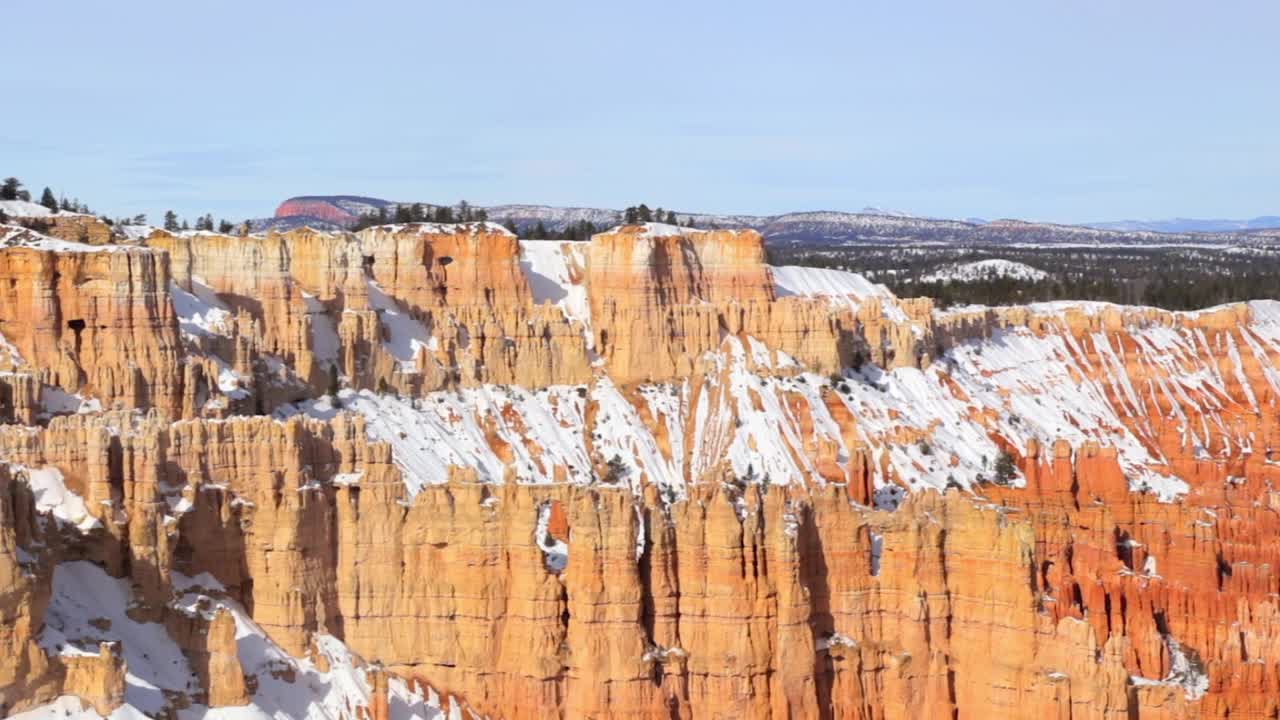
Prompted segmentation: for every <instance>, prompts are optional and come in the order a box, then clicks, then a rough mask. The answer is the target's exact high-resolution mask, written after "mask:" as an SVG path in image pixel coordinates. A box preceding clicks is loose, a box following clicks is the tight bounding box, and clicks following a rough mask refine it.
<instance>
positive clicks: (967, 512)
mask: <svg viewBox="0 0 1280 720" xmlns="http://www.w3.org/2000/svg"><path fill="white" fill-rule="evenodd" d="M45 229H46V230H47V229H48V228H45ZM83 239H84V238H79V239H76V238H53V237H47V236H45V235H42V234H40V233H38V232H36V231H35V230H34V229H31V228H17V227H9V226H0V288H3V292H4V293H5V296H4V298H3V301H2V302H0V333H2V334H3V340H4V342H3V343H0V416H2V417H3V419H4V421H5V422H6V423H7V424H4V425H0V458H2V459H3V460H4V463H3V464H0V649H3V650H4V651H5V652H3V653H0V714H12V713H19V712H25V711H30V710H50V708H62V709H65V710H67V711H68V712H73V711H74V712H81V713H91V714H96V715H103V716H105V715H108V714H110V713H111V712H112V711H114V710H116V709H119V708H122V707H126V706H128V707H131V708H133V709H135V710H138V711H141V712H147V713H150V714H153V715H155V716H175V715H178V714H183V713H192V712H200V711H202V710H203V709H205V708H224V707H238V708H242V709H243V711H244V712H246V713H250V715H248V716H251V717H252V716H255V715H253V714H252V713H260V714H261V716H264V717H265V716H267V715H269V714H271V713H277V714H282V715H284V716H298V715H303V714H306V708H308V707H314V708H322V709H323V711H324V712H326V713H328V714H329V715H330V716H342V717H352V718H356V717H359V718H380V717H389V716H398V714H399V713H401V712H402V711H403V712H405V713H410V712H417V713H419V714H420V715H422V716H432V714H433V713H449V712H451V711H456V712H457V713H459V714H461V715H463V716H468V717H491V718H499V717H501V718H543V717H563V718H579V717H627V718H671V717H680V718H690V719H693V718H716V717H756V718H809V717H813V718H858V719H865V720H893V719H895V718H918V717H970V716H980V715H987V716H991V717H1027V718H1040V717H1071V718H1100V719H1101V718H1116V719H1117V720H1118V719H1120V718H1126V719H1127V718H1144V719H1146V718H1223V719H1225V718H1268V717H1276V716H1277V713H1280V614H1278V613H1280V609H1278V608H1280V605H1277V603H1276V598H1277V596H1278V595H1280V577H1278V576H1277V575H1276V570H1275V569H1276V568H1280V540H1278V538H1280V521H1278V520H1277V517H1280V516H1278V515H1277V512H1276V511H1277V509H1278V508H1280V496H1278V495H1277V491H1276V490H1275V488H1276V487H1277V486H1280V469H1278V468H1280V464H1278V463H1280V427H1278V423H1277V420H1278V419H1280V411H1278V409H1277V400H1278V398H1280V305H1277V304H1273V303H1267V302H1258V303H1251V304H1243V305H1235V306H1228V307H1224V308H1217V309H1213V310H1209V311H1202V312H1199V313H1169V312H1164V311H1158V310H1153V309H1150V308H1125V307H1118V306H1111V305H1103V304H1091V303H1067V304H1053V305H1044V306H1032V307H1026V308H995V309H969V310H966V311H963V312H951V313H947V312H939V311H936V310H935V309H934V308H933V307H932V304H931V303H930V302H929V301H927V300H902V299H898V298H895V297H893V296H892V295H891V294H889V293H888V292H887V291H885V290H884V289H883V288H881V287H879V286H875V285H872V284H871V283H868V282H866V281H865V280H863V279H862V278H860V277H859V276H856V275H852V274H848V273H837V272H834V271H821V270H812V269H805V268H771V267H769V266H768V265H767V264H766V261H765V254H764V246H763V241H762V240H761V238H760V236H759V235H758V234H756V233H754V232H738V231H697V230H690V229H684V228H674V227H669V226H662V225H643V226H627V227H622V228H618V229H615V230H612V231H610V232H606V233H602V234H600V235H597V236H596V237H595V238H593V239H592V240H591V241H590V242H589V243H581V244H574V243H560V242H550V241H547V242H528V241H520V240H518V239H517V238H515V237H514V236H512V235H511V234H510V233H508V232H506V231H505V230H503V229H502V228H500V227H498V226H496V225H491V224H486V223H469V224H459V225H433V224H415V225H400V226H384V227H375V228H370V229H367V230H363V231H361V232H359V233H356V234H349V233H322V232H317V231H313V230H309V229H302V230H295V231H290V232H287V233H270V234H267V235H262V236H259V235H252V236H246V237H232V236H226V235H219V234H216V233H210V232H196V233H181V234H170V233H166V232H163V231H155V232H152V233H150V234H149V235H148V236H147V237H145V238H144V239H141V240H125V239H123V238H114V239H112V238H106V239H99V240H100V241H95V242H93V243H92V244H90V243H85V242H81V241H80V240H83ZM1002 458H1003V459H1004V461H1011V462H1012V466H1011V467H1012V469H1011V470H1009V472H1008V473H1007V474H1005V473H1004V471H1003V470H1000V469H998V468H999V467H1000V466H1001V462H1002ZM996 480H999V481H1000V482H994V481H996ZM87 594H92V596H93V597H92V598H86V595H87Z"/></svg>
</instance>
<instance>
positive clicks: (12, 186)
mask: <svg viewBox="0 0 1280 720" xmlns="http://www.w3.org/2000/svg"><path fill="white" fill-rule="evenodd" d="M21 193H22V181H21V180H19V179H18V178H16V177H7V178H5V179H4V184H2V185H0V200H18V199H19V197H18V196H19V195H20V194H21Z"/></svg>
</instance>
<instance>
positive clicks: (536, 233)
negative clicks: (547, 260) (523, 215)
mask: <svg viewBox="0 0 1280 720" xmlns="http://www.w3.org/2000/svg"><path fill="white" fill-rule="evenodd" d="M529 238H530V239H532V240H546V239H547V226H546V225H543V224H542V221H541V220H539V221H538V224H537V225H534V226H533V232H532V233H531V234H530V235H529Z"/></svg>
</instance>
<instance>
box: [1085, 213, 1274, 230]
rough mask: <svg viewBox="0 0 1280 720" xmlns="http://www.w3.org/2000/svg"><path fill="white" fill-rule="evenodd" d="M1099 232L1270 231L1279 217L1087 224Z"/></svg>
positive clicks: (1125, 221)
mask: <svg viewBox="0 0 1280 720" xmlns="http://www.w3.org/2000/svg"><path fill="white" fill-rule="evenodd" d="M1089 227H1093V228H1098V229H1099V230H1120V231H1123V232H1130V231H1134V230H1145V231H1149V232H1160V233H1179V232H1196V233H1216V232H1240V231H1246V230H1272V229H1276V228H1280V215H1261V216H1259V217H1256V218H1253V219H1251V220H1200V219H1197V218H1173V219H1172V220H1119V221H1116V222H1101V223H1089Z"/></svg>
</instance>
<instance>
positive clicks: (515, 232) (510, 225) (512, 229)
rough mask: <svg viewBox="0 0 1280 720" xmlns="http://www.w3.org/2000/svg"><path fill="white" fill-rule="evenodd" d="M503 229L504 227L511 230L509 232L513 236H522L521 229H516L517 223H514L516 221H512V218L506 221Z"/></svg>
mask: <svg viewBox="0 0 1280 720" xmlns="http://www.w3.org/2000/svg"><path fill="white" fill-rule="evenodd" d="M502 227H504V228H506V229H507V230H509V231H510V232H511V234H512V235H519V234H520V228H517V227H516V223H515V221H514V220H512V219H511V218H507V221H506V222H504V223H502Z"/></svg>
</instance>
